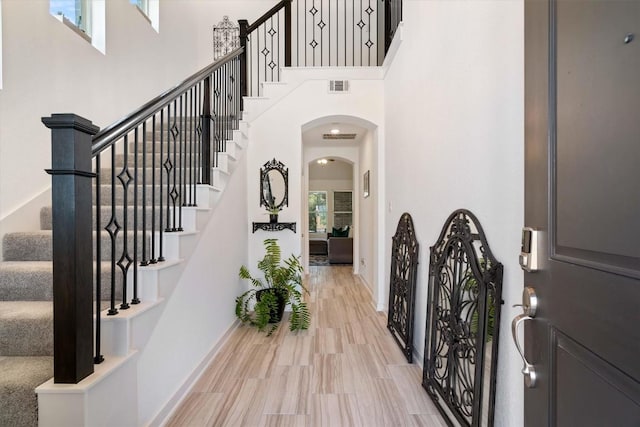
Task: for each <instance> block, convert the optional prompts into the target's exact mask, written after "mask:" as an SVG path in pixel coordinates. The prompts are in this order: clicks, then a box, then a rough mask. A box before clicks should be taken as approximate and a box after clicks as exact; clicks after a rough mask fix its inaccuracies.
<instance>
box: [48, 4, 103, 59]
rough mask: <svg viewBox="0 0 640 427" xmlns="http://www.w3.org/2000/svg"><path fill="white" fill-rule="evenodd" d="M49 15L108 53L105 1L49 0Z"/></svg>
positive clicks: (101, 50)
mask: <svg viewBox="0 0 640 427" xmlns="http://www.w3.org/2000/svg"><path fill="white" fill-rule="evenodd" d="M49 13H51V15H53V16H54V17H55V18H57V19H58V20H59V21H60V22H62V23H63V24H65V25H66V26H67V27H69V28H71V29H72V30H73V31H74V32H75V33H76V34H78V35H80V36H81V37H82V38H83V39H85V40H86V41H87V42H89V43H91V45H93V47H95V48H96V49H98V50H99V51H100V52H102V53H106V33H107V31H106V20H105V17H106V7H105V1H104V0H49Z"/></svg>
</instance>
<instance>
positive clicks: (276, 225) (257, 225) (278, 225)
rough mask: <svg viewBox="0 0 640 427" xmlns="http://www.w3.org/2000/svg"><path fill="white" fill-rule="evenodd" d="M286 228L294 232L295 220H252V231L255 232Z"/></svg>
mask: <svg viewBox="0 0 640 427" xmlns="http://www.w3.org/2000/svg"><path fill="white" fill-rule="evenodd" d="M287 229H288V230H291V231H293V232H294V233H295V232H296V223H295V222H254V223H253V232H254V233H255V232H256V230H264V231H283V230H287Z"/></svg>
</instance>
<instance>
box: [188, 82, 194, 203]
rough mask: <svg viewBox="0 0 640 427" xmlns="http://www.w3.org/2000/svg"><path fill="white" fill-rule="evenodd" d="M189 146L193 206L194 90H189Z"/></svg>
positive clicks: (189, 170)
mask: <svg viewBox="0 0 640 427" xmlns="http://www.w3.org/2000/svg"><path fill="white" fill-rule="evenodd" d="M188 99H189V110H190V112H189V144H188V149H189V150H188V159H189V168H188V170H187V177H188V178H189V180H188V181H189V203H188V206H193V182H194V181H193V140H194V137H193V134H194V132H195V126H194V120H195V114H194V112H193V88H191V89H189V96H188Z"/></svg>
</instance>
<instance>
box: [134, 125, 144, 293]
mask: <svg viewBox="0 0 640 427" xmlns="http://www.w3.org/2000/svg"><path fill="white" fill-rule="evenodd" d="M138 129H139V127H137V128H136V130H135V133H134V137H135V140H134V141H135V142H134V146H135V147H134V148H135V154H134V157H133V176H134V178H133V298H131V304H139V303H140V300H139V299H138V232H139V230H138V207H139V206H138V157H139V156H140V152H139V149H138V143H139V139H138ZM145 131H146V128H145V127H144V124H143V133H144V132H145ZM143 138H144V135H143ZM145 155H146V153H145V151H144V146H143V149H142V156H143V160H142V162H143V163H144V156H145ZM142 176H143V177H144V170H143V171H142ZM142 210H143V212H142V217H143V221H144V217H145V216H146V212H145V211H144V202H143V209H142ZM142 253H143V260H144V237H143V240H142Z"/></svg>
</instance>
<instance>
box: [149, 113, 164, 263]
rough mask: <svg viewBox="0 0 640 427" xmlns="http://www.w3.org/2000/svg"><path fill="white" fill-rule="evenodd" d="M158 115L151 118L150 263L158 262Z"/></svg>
mask: <svg viewBox="0 0 640 427" xmlns="http://www.w3.org/2000/svg"><path fill="white" fill-rule="evenodd" d="M156 116H157V113H156V114H154V115H153V117H152V118H151V129H152V130H151V132H152V133H151V258H150V259H149V264H155V263H157V262H158V259H157V258H156V167H158V165H157V164H156ZM160 152H162V150H161V151H160ZM160 175H162V173H160ZM161 188H162V187H161ZM161 211H162V209H161Z"/></svg>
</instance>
